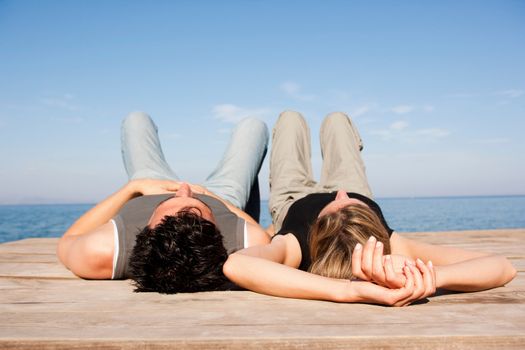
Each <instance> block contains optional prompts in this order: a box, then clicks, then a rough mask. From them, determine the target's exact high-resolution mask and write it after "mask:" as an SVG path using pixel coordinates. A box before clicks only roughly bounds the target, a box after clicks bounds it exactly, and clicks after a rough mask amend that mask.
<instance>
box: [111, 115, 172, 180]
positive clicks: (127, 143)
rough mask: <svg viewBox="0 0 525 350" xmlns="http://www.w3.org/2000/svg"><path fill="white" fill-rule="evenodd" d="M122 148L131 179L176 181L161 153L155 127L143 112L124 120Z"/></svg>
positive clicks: (123, 158) (125, 165)
mask: <svg viewBox="0 0 525 350" xmlns="http://www.w3.org/2000/svg"><path fill="white" fill-rule="evenodd" d="M121 147H122V160H123V161H124V167H125V168H126V172H127V173H128V178H129V179H130V180H133V179H140V178H152V179H166V180H178V177H177V175H176V174H175V173H174V172H173V170H171V168H170V166H169V165H168V163H167V162H166V159H165V158H164V154H163V153H162V148H161V147H160V141H159V135H158V132H157V126H156V125H155V123H154V122H153V120H152V119H151V117H150V116H149V115H147V114H146V113H142V112H134V113H131V114H129V115H128V116H127V117H126V118H125V119H124V121H123V122H122V128H121Z"/></svg>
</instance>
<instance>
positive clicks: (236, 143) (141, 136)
mask: <svg viewBox="0 0 525 350" xmlns="http://www.w3.org/2000/svg"><path fill="white" fill-rule="evenodd" d="M121 145H122V159H123V161H124V167H125V168H126V172H127V174H128V177H129V179H130V180H133V179H140V178H153V179H166V180H179V177H178V176H177V174H176V173H175V172H174V171H173V170H172V169H171V168H170V166H169V165H168V163H167V162H166V159H165V158H164V153H163V152H162V148H161V145H160V140H159V136H158V132H157V126H156V125H155V123H154V122H153V120H152V119H151V117H150V116H149V115H147V114H145V113H142V112H134V113H131V114H130V115H128V116H127V117H126V118H125V119H124V121H123V122H122V130H121ZM267 147H268V129H267V127H266V124H264V123H263V122H262V121H260V120H258V119H255V118H246V119H243V120H242V121H240V122H239V123H238V124H237V125H236V127H235V128H234V130H233V132H232V135H231V138H230V142H229V145H228V146H227V148H226V151H225V152H224V155H223V157H222V159H221V160H220V162H219V163H218V165H217V167H216V168H215V170H214V171H213V172H212V173H211V174H210V176H208V178H207V179H206V180H205V182H204V183H203V184H202V185H203V186H205V187H206V188H208V189H209V190H210V191H211V192H213V193H215V194H217V195H218V196H220V197H221V198H223V199H226V200H228V201H229V202H231V203H232V204H233V205H235V206H236V207H238V208H240V209H243V210H244V209H245V206H246V204H247V202H248V198H249V196H250V192H251V190H252V186H253V185H254V184H255V183H256V180H257V174H258V172H259V169H260V167H261V163H262V161H263V159H264V156H265V154H266V149H267Z"/></svg>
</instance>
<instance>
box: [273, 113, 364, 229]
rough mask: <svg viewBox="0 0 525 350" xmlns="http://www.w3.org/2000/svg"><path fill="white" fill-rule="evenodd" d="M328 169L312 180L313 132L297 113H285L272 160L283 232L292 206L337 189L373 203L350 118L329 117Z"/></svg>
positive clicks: (323, 133) (325, 134)
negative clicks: (310, 197)
mask: <svg viewBox="0 0 525 350" xmlns="http://www.w3.org/2000/svg"><path fill="white" fill-rule="evenodd" d="M320 140H321V154H322V157H323V168H322V171H321V181H320V182H319V183H316V182H315V181H314V179H313V174H312V164H311V160H310V159H311V146H310V130H309V128H308V125H307V124H306V121H305V120H304V118H303V116H302V115H301V114H299V113H297V112H294V111H285V112H283V113H281V114H280V116H279V119H278V120H277V122H276V123H275V126H274V128H273V136H272V152H271V158H270V202H269V206H270V213H271V215H272V221H273V224H274V227H275V232H277V231H279V230H280V228H281V225H282V222H283V220H284V217H285V216H286V213H287V212H288V209H289V208H290V206H291V205H292V204H293V203H294V202H295V201H296V200H298V199H301V198H303V197H305V196H306V195H308V194H311V193H326V192H333V191H337V190H345V191H347V192H356V193H359V194H362V195H364V196H367V197H369V198H372V192H371V190H370V186H369V185H368V180H367V178H366V173H365V165H364V163H363V159H362V158H361V150H362V149H363V143H362V141H361V137H360V136H359V133H358V131H357V129H356V128H355V126H354V124H353V123H352V121H351V120H350V118H349V117H348V116H347V115H346V114H343V113H340V112H336V113H331V114H329V115H327V116H326V118H325V119H324V121H323V124H322V125H321V130H320Z"/></svg>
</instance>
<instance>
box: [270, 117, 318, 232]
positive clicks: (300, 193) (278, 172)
mask: <svg viewBox="0 0 525 350" xmlns="http://www.w3.org/2000/svg"><path fill="white" fill-rule="evenodd" d="M310 158H311V150H310V130H309V128H308V125H307V124H306V121H305V120H304V118H303V116H302V115H301V114H299V113H297V112H293V111H285V112H283V113H281V115H280V116H279V119H278V120H277V122H276V123H275V126H274V128H273V137H272V154H271V158H270V203H269V205H270V213H271V214H272V222H273V224H274V228H275V232H277V231H279V230H280V228H281V225H282V222H283V220H284V217H285V216H286V213H287V212H288V209H289V208H290V206H291V205H292V203H293V202H295V201H296V200H298V199H300V198H302V197H304V196H306V195H308V194H310V193H312V192H313V190H314V186H315V181H314V180H313V173H312V164H311V161H310Z"/></svg>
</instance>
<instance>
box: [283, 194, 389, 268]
mask: <svg viewBox="0 0 525 350" xmlns="http://www.w3.org/2000/svg"><path fill="white" fill-rule="evenodd" d="M336 194H337V192H332V193H312V194H309V195H308V196H306V197H303V198H301V199H299V200H297V201H296V202H295V203H294V204H292V205H291V206H290V209H288V213H287V214H286V216H285V218H284V221H283V225H282V227H281V229H280V230H279V232H277V235H286V234H288V233H291V234H293V235H294V236H295V237H296V238H297V240H298V241H299V245H300V246H301V256H302V258H301V264H300V265H299V270H303V271H308V268H309V267H310V264H311V262H312V259H311V257H310V247H309V245H308V240H309V235H310V227H311V226H312V225H313V223H314V221H315V220H316V219H317V217H318V216H319V213H320V212H321V210H322V209H323V208H324V207H325V206H326V205H327V204H328V203H330V202H331V201H333V200H334V199H335V196H336ZM348 197H350V198H355V199H358V200H360V201H362V202H363V203H365V204H366V205H368V207H369V208H370V209H372V211H373V212H374V213H376V215H377V216H378V217H379V220H381V223H382V224H383V226H384V227H385V229H386V231H387V232H388V236H389V237H390V236H391V235H392V232H394V230H392V229H391V228H390V227H389V226H388V224H387V223H386V220H385V218H384V217H383V213H382V212H381V208H379V205H377V203H376V202H374V201H373V200H371V199H370V198H368V197H365V196H363V195H360V194H358V193H352V192H349V193H348Z"/></svg>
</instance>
